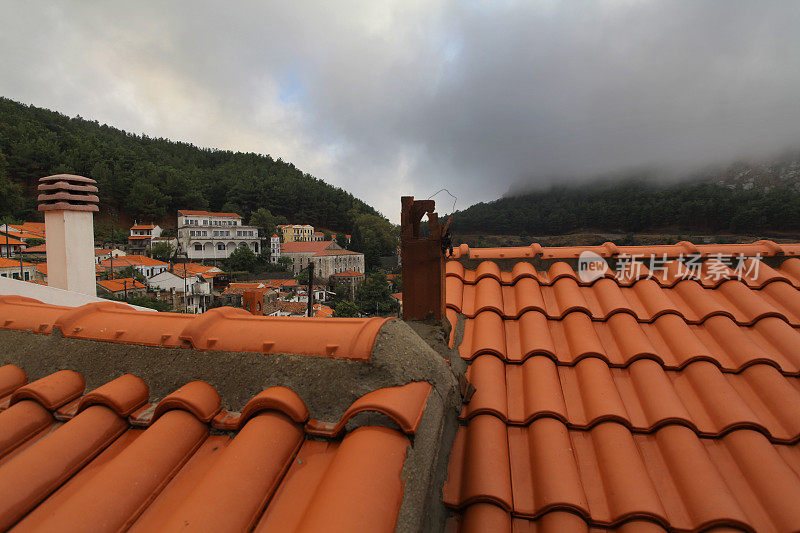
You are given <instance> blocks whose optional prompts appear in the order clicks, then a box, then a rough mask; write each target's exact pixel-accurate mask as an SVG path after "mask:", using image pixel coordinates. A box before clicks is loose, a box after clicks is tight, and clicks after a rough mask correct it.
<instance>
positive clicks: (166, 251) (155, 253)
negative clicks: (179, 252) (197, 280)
mask: <svg viewBox="0 0 800 533" xmlns="http://www.w3.org/2000/svg"><path fill="white" fill-rule="evenodd" d="M174 253H175V247H174V246H173V245H172V244H170V243H169V242H166V241H161V242H157V243H155V244H154V245H152V246H151V247H150V257H152V258H153V259H158V260H159V261H165V262H168V261H171V260H172V256H173V254H174Z"/></svg>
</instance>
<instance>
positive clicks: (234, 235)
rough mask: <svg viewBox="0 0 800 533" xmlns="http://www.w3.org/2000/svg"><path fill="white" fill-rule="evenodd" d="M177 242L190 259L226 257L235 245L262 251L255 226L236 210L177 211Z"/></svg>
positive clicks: (253, 250) (254, 251) (256, 251)
mask: <svg viewBox="0 0 800 533" xmlns="http://www.w3.org/2000/svg"><path fill="white" fill-rule="evenodd" d="M178 246H179V247H180V250H181V251H182V252H185V253H186V255H187V256H188V257H189V259H191V260H196V259H227V258H228V257H230V255H231V253H233V251H234V250H235V249H236V248H238V247H247V248H249V249H250V250H251V251H252V252H253V253H255V254H258V253H259V252H260V251H261V241H260V239H259V236H258V228H257V227H255V226H244V225H242V217H241V216H240V215H238V214H236V213H210V212H208V211H185V210H184V211H178Z"/></svg>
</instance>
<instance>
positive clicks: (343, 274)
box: [331, 270, 364, 278]
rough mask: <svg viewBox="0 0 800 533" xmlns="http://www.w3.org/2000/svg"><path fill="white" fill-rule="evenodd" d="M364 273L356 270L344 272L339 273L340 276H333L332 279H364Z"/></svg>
mask: <svg viewBox="0 0 800 533" xmlns="http://www.w3.org/2000/svg"><path fill="white" fill-rule="evenodd" d="M363 276H364V273H363V272H356V271H355V270H345V271H344V272H339V273H338V274H331V277H341V278H354V277H363Z"/></svg>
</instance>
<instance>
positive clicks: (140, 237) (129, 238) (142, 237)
mask: <svg viewBox="0 0 800 533" xmlns="http://www.w3.org/2000/svg"><path fill="white" fill-rule="evenodd" d="M145 239H146V240H150V239H153V236H152V235H128V240H133V241H136V240H145Z"/></svg>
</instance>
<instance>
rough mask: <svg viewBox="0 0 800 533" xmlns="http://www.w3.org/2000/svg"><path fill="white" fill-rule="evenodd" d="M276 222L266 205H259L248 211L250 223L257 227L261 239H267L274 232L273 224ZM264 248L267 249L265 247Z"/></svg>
mask: <svg viewBox="0 0 800 533" xmlns="http://www.w3.org/2000/svg"><path fill="white" fill-rule="evenodd" d="M276 224H277V222H276V218H275V215H273V214H272V213H271V212H270V210H269V209H267V208H266V207H260V208H258V210H256V211H253V212H251V213H250V225H251V226H256V227H257V228H258V232H259V235H261V238H262V239H266V240H269V238H270V237H271V236H272V235H273V234H275V225H276ZM265 249H269V248H268V247H265Z"/></svg>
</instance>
